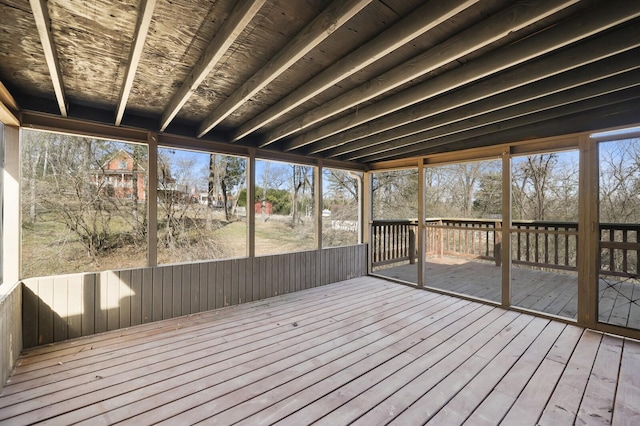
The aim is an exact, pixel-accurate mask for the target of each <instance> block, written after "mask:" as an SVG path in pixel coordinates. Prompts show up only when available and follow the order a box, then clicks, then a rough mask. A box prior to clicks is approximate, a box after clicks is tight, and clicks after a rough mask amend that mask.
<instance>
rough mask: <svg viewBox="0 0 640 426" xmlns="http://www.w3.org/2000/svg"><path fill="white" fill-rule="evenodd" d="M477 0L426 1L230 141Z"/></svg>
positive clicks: (244, 134) (299, 89) (252, 122)
mask: <svg viewBox="0 0 640 426" xmlns="http://www.w3.org/2000/svg"><path fill="white" fill-rule="evenodd" d="M478 1H479V0H447V1H437V0H436V1H433V0H432V1H430V2H429V3H427V4H425V5H423V6H421V7H420V8H418V9H417V10H415V11H414V12H412V13H411V14H410V15H409V16H407V17H406V18H405V19H403V20H402V21H400V22H398V23H396V24H395V25H394V26H393V27H391V28H389V29H388V30H387V31H385V32H383V33H382V34H380V35H379V36H377V37H376V38H374V39H373V40H371V41H370V42H368V43H367V44H365V45H364V46H362V47H360V48H359V49H357V50H356V51H354V52H353V53H351V54H349V55H348V56H346V57H344V58H342V59H340V60H339V61H338V62H336V63H335V64H333V65H332V66H331V67H329V68H327V69H325V70H324V71H323V72H322V73H320V74H318V75H317V76H315V77H314V78H313V79H311V80H310V81H309V82H307V83H306V84H304V85H303V86H301V87H299V88H298V89H296V90H295V91H294V92H292V93H290V94H289V95H287V96H286V97H285V98H284V99H282V100H281V101H279V102H278V103H277V104H276V105H274V106H273V107H271V108H269V109H268V110H266V111H265V112H263V113H261V114H259V115H258V116H256V117H255V118H253V119H251V120H249V121H248V122H247V123H245V124H243V125H242V126H240V128H239V129H238V130H237V131H236V132H235V133H234V134H233V136H232V138H231V140H232V141H233V142H235V141H238V140H239V139H241V138H243V137H245V136H246V135H248V134H249V133H251V132H253V131H255V130H256V129H258V128H260V127H262V126H264V125H266V124H268V123H270V122H272V121H273V120H276V119H277V118H279V117H281V116H282V115H283V114H286V113H287V112H289V111H291V110H293V109H294V108H296V107H298V106H299V105H301V104H302V103H304V102H306V101H308V100H309V99H311V98H313V97H314V96H316V95H317V94H319V93H321V92H323V91H324V90H326V89H328V88H329V87H331V86H333V85H334V84H336V83H338V82H340V81H342V80H344V79H345V78H347V77H349V76H350V75H352V74H354V73H356V72H358V71H360V70H361V69H363V68H365V67H367V66H368V65H370V64H372V63H374V62H375V61H377V60H378V59H380V58H382V57H384V56H386V55H388V54H389V53H391V52H393V51H394V50H396V49H397V48H399V47H400V46H402V45H404V44H406V43H408V42H409V41H411V40H413V39H415V38H416V37H418V36H420V35H422V34H424V33H426V32H427V31H429V30H431V29H433V28H435V27H436V26H438V25H439V24H441V23H442V22H444V21H446V20H447V19H450V18H451V17H453V16H455V15H457V14H458V13H460V12H461V11H463V10H464V9H466V8H468V7H469V6H472V5H474V4H475V3H477V2H478Z"/></svg>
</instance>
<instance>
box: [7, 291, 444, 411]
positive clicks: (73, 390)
mask: <svg viewBox="0 0 640 426" xmlns="http://www.w3.org/2000/svg"><path fill="white" fill-rule="evenodd" d="M425 297H429V296H428V295H425ZM431 297H433V295H432V296H431ZM379 303H380V304H383V303H387V299H385V297H383V298H382V299H381V300H380V302H379ZM373 306H375V304H374V305H373ZM391 306H392V305H391ZM370 307H371V305H368V304H367V303H366V301H363V307H362V308H361V309H362V310H363V311H364V312H366V311H367V310H368V308H370ZM402 307H404V305H402ZM354 308H357V306H356V305H354V304H353V303H345V306H344V307H343V308H342V309H343V312H347V315H348V314H349V313H353V312H357V310H355V309H354ZM335 315H337V313H336V312H329V313H328V314H327V316H328V317H329V318H331V316H335ZM272 321H277V319H274V320H272ZM328 322H330V320H328ZM310 323H311V324H310V328H314V329H319V330H321V331H325V330H326V327H327V325H328V323H327V324H325V323H323V322H321V321H310ZM283 326H285V327H286V328H285V330H288V331H287V333H288V334H292V333H294V334H295V335H297V336H299V339H300V340H301V341H303V342H304V339H305V338H306V337H307V336H305V332H307V331H309V330H307V327H295V328H294V327H290V325H289V324H288V323H287V324H286V325H284V324H283ZM279 328H280V330H282V329H283V328H282V327H279ZM310 331H313V330H310ZM267 336H268V333H267ZM258 337H260V338H261V337H262V336H261V335H258ZM203 339H204V342H206V344H207V345H208V346H207V347H205V348H204V349H203V350H201V351H200V352H201V354H200V352H198V351H188V352H189V354H188V355H184V356H183V357H182V358H184V360H185V361H187V360H191V362H185V363H182V364H181V363H180V361H181V359H182V358H181V357H175V356H173V355H174V354H173V353H170V352H169V353H168V355H169V356H170V358H168V359H166V358H163V357H162V356H160V357H159V358H158V361H157V362H156V363H153V361H154V360H153V359H150V358H149V357H146V358H145V357H142V359H143V360H144V361H145V365H144V366H143V367H142V368H140V369H138V370H135V371H138V373H135V374H134V372H129V371H125V372H119V373H116V374H114V375H111V376H99V377H101V378H102V379H101V380H99V381H96V380H91V381H89V382H86V383H85V384H84V385H83V386H81V387H79V386H75V387H70V388H68V389H67V390H63V391H58V392H56V393H55V395H53V396H52V397H51V398H50V399H51V400H52V402H56V401H60V402H59V403H57V406H56V407H53V406H49V407H47V409H46V410H41V411H42V412H41V413H37V412H35V411H34V409H35V408H36V407H37V406H38V401H37V400H33V399H30V400H27V401H25V402H24V403H22V404H17V405H14V406H12V407H10V408H9V409H6V410H3V414H4V413H5V412H6V413H9V414H10V413H11V412H12V411H16V410H22V411H25V410H28V411H31V413H30V415H31V416H36V415H39V414H42V415H53V414H55V413H56V410H59V411H60V412H66V411H69V410H70V409H71V408H72V405H70V404H68V403H66V402H65V398H70V397H72V396H76V398H75V401H76V402H75V403H76V404H78V407H83V405H82V404H85V405H86V404H91V400H90V399H89V400H87V401H84V402H83V401H81V399H82V398H79V397H78V395H80V396H82V395H83V392H84V394H86V395H93V394H94V393H95V392H97V391H100V390H101V389H105V388H107V389H108V391H109V392H108V393H106V392H104V391H102V394H101V395H99V397H100V398H105V397H108V396H109V395H114V394H115V395H118V392H120V391H122V392H125V391H127V392H128V391H131V389H135V386H136V384H137V383H138V382H140V383H142V384H146V385H148V384H149V383H150V382H151V383H153V380H152V379H151V377H150V374H151V373H153V372H154V371H157V372H158V376H159V377H156V378H155V381H156V382H162V381H163V380H165V379H168V378H171V377H174V376H176V375H177V376H178V377H179V375H180V373H181V372H182V373H184V372H185V371H194V377H198V374H199V372H198V368H201V367H203V366H206V365H209V364H211V363H214V362H216V361H221V362H226V361H225V360H227V361H228V360H229V359H231V360H233V359H234V357H235V356H237V355H239V354H243V353H250V352H251V351H252V350H255V349H256V348H259V347H260V346H261V345H262V346H266V347H271V350H272V351H274V350H276V349H277V348H278V347H277V346H275V345H276V343H277V342H278V340H273V339H274V338H272V339H271V340H270V341H266V342H262V341H258V343H257V347H256V344H254V345H253V346H251V345H250V346H248V347H240V348H238V349H236V350H234V351H229V350H228V349H229V348H228V347H229V344H227V345H220V343H219V342H215V341H213V342H212V341H210V339H209V338H208V336H203ZM276 339H277V338H276ZM249 342H251V340H249ZM231 343H233V342H231ZM236 343H237V342H236ZM212 347H215V348H216V351H217V352H219V355H218V356H214V355H215V352H212V350H211V349H209V348H212ZM229 363H231V364H233V361H229ZM176 364H177V365H178V366H179V367H175V365H176ZM167 368H171V369H172V370H169V371H167V370H166V369H167ZM170 373H171V374H170ZM136 374H137V375H138V376H139V379H135V378H136ZM93 379H95V377H93ZM136 380H137V381H136ZM178 382H179V383H182V382H181V381H178ZM92 392H93V393H92Z"/></svg>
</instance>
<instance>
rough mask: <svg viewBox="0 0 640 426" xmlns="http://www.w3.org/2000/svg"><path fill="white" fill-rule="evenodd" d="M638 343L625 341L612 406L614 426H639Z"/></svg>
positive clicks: (639, 343) (639, 370) (639, 368)
mask: <svg viewBox="0 0 640 426" xmlns="http://www.w3.org/2000/svg"><path fill="white" fill-rule="evenodd" d="M638 401H640V342H638V341H637V340H630V339H625V340H624V345H623V347H622V360H621V362H620V375H619V378H618V390H617V392H616V398H615V403H614V405H613V420H612V424H613V425H614V426H622V425H637V424H640V404H638Z"/></svg>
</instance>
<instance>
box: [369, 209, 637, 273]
mask: <svg viewBox="0 0 640 426" xmlns="http://www.w3.org/2000/svg"><path fill="white" fill-rule="evenodd" d="M501 230H502V221H500V220H489V219H446V218H429V219H427V220H426V222H425V241H426V256H437V257H442V256H456V257H467V258H474V259H485V260H492V261H494V262H495V263H496V265H500V260H501V254H500V253H501V246H502V244H501V242H502V241H501V237H502V233H501V232H500V231H501ZM416 233H417V222H415V221H409V220H405V221H401V220H393V221H392V220H388V221H384V220H377V221H374V222H373V223H372V236H373V241H372V248H373V253H372V255H373V265H372V266H382V265H387V264H391V263H397V262H403V261H407V260H408V261H409V262H410V263H414V262H415V256H416ZM600 237H601V238H600V239H601V241H600V251H601V267H600V273H601V274H603V275H614V276H624V277H636V276H637V275H638V261H639V260H640V224H619V223H602V224H600ZM511 248H512V256H511V259H512V262H513V264H514V265H526V266H535V267H540V268H547V269H557V270H568V271H577V257H578V223H577V222H558V221H555V222H551V221H523V220H516V221H513V222H512V226H511Z"/></svg>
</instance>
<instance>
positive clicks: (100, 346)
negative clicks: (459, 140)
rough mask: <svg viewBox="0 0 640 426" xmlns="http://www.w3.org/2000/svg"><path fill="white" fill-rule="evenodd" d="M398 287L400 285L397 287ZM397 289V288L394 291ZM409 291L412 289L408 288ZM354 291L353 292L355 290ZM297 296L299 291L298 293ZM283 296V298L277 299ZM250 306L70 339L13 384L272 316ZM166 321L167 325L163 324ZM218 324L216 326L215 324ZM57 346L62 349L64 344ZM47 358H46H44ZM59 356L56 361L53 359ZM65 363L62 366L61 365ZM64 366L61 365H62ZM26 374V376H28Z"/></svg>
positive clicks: (286, 308)
mask: <svg viewBox="0 0 640 426" xmlns="http://www.w3.org/2000/svg"><path fill="white" fill-rule="evenodd" d="M396 287H397V286H396ZM387 289H393V284H390V285H389V286H386V287H384V288H379V289H378V290H376V291H386V290H387ZM370 291H371V290H370V288H369V287H368V286H366V284H365V283H363V284H362V285H361V286H355V288H354V289H349V290H348V291H347V292H346V293H344V292H342V293H339V294H337V293H335V292H334V291H331V290H328V291H327V293H325V294H324V295H323V297H322V302H320V303H321V304H322V303H325V302H330V301H331V300H340V299H343V298H345V297H348V296H349V295H351V294H358V295H360V296H361V297H366V296H367V295H368V294H369V293H370ZM393 291H396V290H393ZM405 291H408V290H406V289H405ZM352 292H353V293H352ZM296 295H297V293H296ZM276 299H279V298H276ZM254 303H255V304H256V306H253V304H251V305H248V306H247V307H246V308H245V309H234V308H228V309H220V311H222V313H219V314H217V315H216V312H217V311H211V312H206V313H203V314H198V315H196V316H193V315H192V316H188V317H183V318H177V319H171V320H165V321H162V322H161V326H160V327H153V328H151V330H147V329H148V328H147V327H145V326H142V327H141V329H142V330H141V331H134V329H135V328H137V327H134V328H131V329H125V330H118V332H117V333H106V334H103V335H101V336H94V338H96V339H99V338H100V337H102V338H103V341H100V340H98V341H93V342H88V343H84V342H83V344H82V345H76V344H75V343H76V342H75V341H73V342H70V345H69V347H67V348H63V349H59V350H58V352H57V353H55V354H54V353H50V352H48V353H46V354H45V355H42V356H41V355H36V356H34V359H31V358H27V359H26V360H25V362H24V363H23V365H20V366H18V367H16V370H15V372H14V374H13V377H12V383H18V382H20V381H22V380H28V379H31V378H33V377H38V376H39V375H41V374H44V375H50V374H51V373H52V368H55V369H56V370H65V369H67V368H65V367H64V366H67V365H68V362H70V361H73V362H78V361H79V360H81V359H83V358H85V357H87V358H90V357H95V356H97V355H101V354H103V353H113V351H114V348H115V349H118V350H122V349H123V348H124V347H126V346H127V344H129V346H130V347H136V346H139V345H140V344H141V343H142V342H158V337H161V338H164V339H168V340H171V339H175V340H176V341H177V340H181V339H182V340H184V339H187V338H190V337H191V335H190V333H194V332H202V330H208V329H210V328H211V327H212V326H215V327H219V328H221V329H222V328H224V327H225V326H227V327H229V328H236V327H238V326H239V325H251V324H253V323H254V322H255V321H257V320H260V319H264V318H272V317H273V314H271V313H270V312H268V311H265V304H264V303H261V302H254ZM266 306H270V307H279V309H278V314H280V315H284V314H294V313H295V312H300V311H301V310H303V309H305V308H307V307H309V306H318V301H317V300H316V299H315V298H314V297H313V296H311V297H309V298H307V299H300V298H293V299H291V300H285V299H281V300H274V301H272V303H271V304H270V305H266ZM163 323H164V324H163ZM212 323H215V325H212ZM55 346H57V347H60V348H62V346H61V345H60V344H56V345H55ZM27 356H28V355H27ZM43 358H44V359H43ZM53 359H55V362H52V361H51V360H53ZM60 363H62V365H60ZM58 366H59V367H62V368H59V367H58ZM39 369H43V371H41V372H35V373H34V374H29V373H31V372H33V371H35V370H39ZM25 374H26V376H25Z"/></svg>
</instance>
